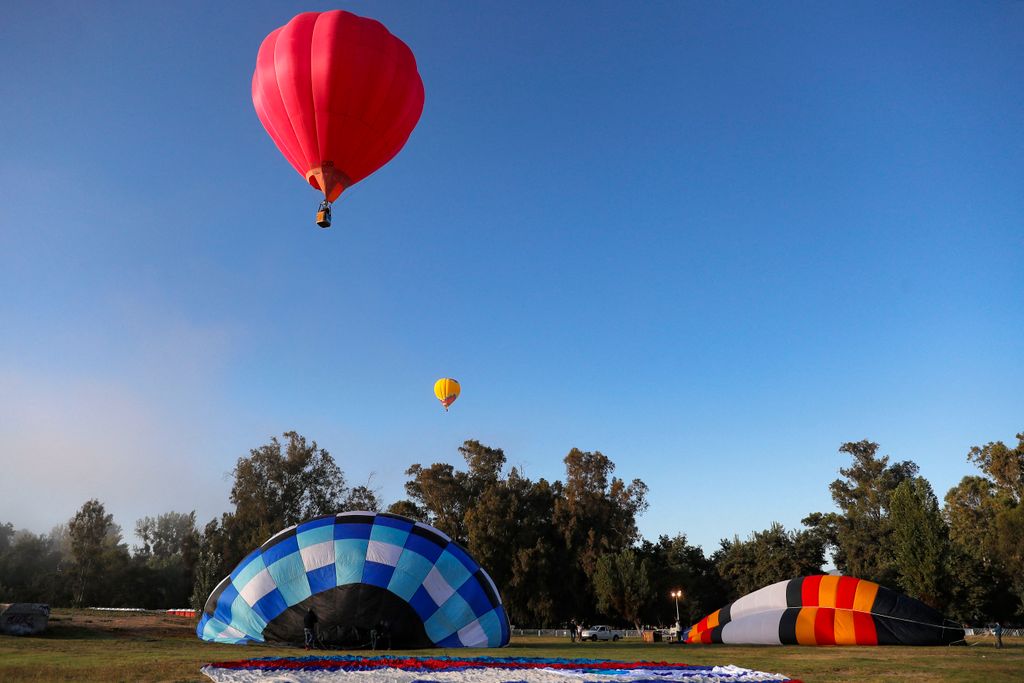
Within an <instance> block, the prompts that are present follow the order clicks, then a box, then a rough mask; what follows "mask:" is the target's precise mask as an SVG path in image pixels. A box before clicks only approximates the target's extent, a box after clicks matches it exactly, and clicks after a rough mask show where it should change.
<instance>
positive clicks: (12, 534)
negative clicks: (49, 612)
mask: <svg viewBox="0 0 1024 683" xmlns="http://www.w3.org/2000/svg"><path fill="white" fill-rule="evenodd" d="M62 559H63V558H62V556H61V553H60V546H59V545H57V544H56V543H54V541H53V539H52V538H50V537H48V536H44V535H36V534H33V533H31V532H29V531H24V530H21V531H15V530H14V527H13V525H11V524H5V525H0V602H45V603H49V604H51V605H53V604H65V601H66V596H65V595H64V593H63V591H62V588H63V585H62V584H63V581H62V579H63V575H62V574H61V561H62Z"/></svg>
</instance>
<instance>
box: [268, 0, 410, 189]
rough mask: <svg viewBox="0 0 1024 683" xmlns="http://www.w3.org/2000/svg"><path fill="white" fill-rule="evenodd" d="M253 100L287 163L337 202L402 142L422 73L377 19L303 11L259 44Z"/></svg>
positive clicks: (408, 51) (381, 164) (399, 42)
mask: <svg viewBox="0 0 1024 683" xmlns="http://www.w3.org/2000/svg"><path fill="white" fill-rule="evenodd" d="M252 103H253V106H255V107H256V114H257V116H259V119H260V122H261V123H262V124H263V127H264V128H266V129H267V133H269V134H270V137H271V138H273V140H274V143H275V144H276V145H277V148H278V149H279V150H281V153H282V154H283V155H284V156H285V158H286V159H288V161H289V163H291V165H292V166H293V167H294V168H295V170H296V171H298V172H299V174H300V175H301V176H303V177H304V178H305V179H306V180H307V181H308V182H309V184H310V185H312V186H313V187H314V188H316V189H318V190H320V191H321V192H323V193H324V197H325V199H326V200H327V201H334V200H335V199H337V198H338V195H340V194H341V192H342V190H344V189H346V188H348V187H350V186H352V185H354V184H355V183H357V182H359V181H360V180H362V179H363V178H365V177H366V176H368V175H370V174H371V173H373V172H374V171H376V170H377V169H378V168H380V167H381V166H383V165H384V164H386V163H387V162H388V161H390V160H391V158H392V157H394V156H395V155H396V154H398V151H399V150H400V149H402V146H403V145H405V141H406V140H408V139H409V135H410V133H412V129H413V128H415V127H416V123H417V121H419V118H420V114H421V113H422V112H423V81H421V80H420V75H419V72H418V71H417V70H416V58H415V57H413V54H412V51H411V50H410V49H409V47H408V46H407V45H406V44H405V43H403V42H402V41H401V40H399V39H398V38H396V37H395V36H393V35H391V33H389V32H388V30H387V29H386V28H384V25H383V24H381V23H380V22H378V21H374V20H373V19H365V18H363V17H359V16H356V15H355V14H351V13H349V12H344V11H342V10H332V11H330V12H322V13H320V12H305V13H303V14H299V15H297V16H296V17H295V18H293V19H292V20H291V21H289V22H288V23H287V24H285V25H284V26H282V27H280V28H278V29H276V30H274V31H273V32H272V33H271V34H270V35H268V36H267V37H266V39H265V40H264V41H263V44H262V45H260V50H259V54H258V55H257V57H256V71H255V72H254V73H253V77H252Z"/></svg>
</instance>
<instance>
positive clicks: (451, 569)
mask: <svg viewBox="0 0 1024 683" xmlns="http://www.w3.org/2000/svg"><path fill="white" fill-rule="evenodd" d="M436 564H437V571H439V572H441V576H443V577H444V580H445V581H447V582H448V585H449V586H451V587H452V588H456V589H457V588H458V587H459V586H461V585H462V584H464V583H466V579H468V578H469V577H470V573H469V570H468V569H466V567H465V565H463V564H462V562H460V561H459V559H458V558H457V557H455V556H454V555H452V554H451V553H449V552H448V551H447V550H445V551H444V552H443V553H441V556H440V557H439V558H437V563H436Z"/></svg>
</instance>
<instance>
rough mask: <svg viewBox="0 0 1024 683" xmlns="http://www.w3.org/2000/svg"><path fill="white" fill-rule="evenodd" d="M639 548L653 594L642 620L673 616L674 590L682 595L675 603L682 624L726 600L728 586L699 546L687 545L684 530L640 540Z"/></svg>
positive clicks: (666, 620)
mask: <svg viewBox="0 0 1024 683" xmlns="http://www.w3.org/2000/svg"><path fill="white" fill-rule="evenodd" d="M640 547H641V550H640V552H642V553H643V554H644V555H645V556H646V557H648V558H649V564H650V567H651V583H652V587H653V594H652V596H651V600H650V602H649V604H648V607H647V609H646V610H645V611H644V614H645V621H648V622H650V623H654V624H669V623H673V622H675V620H676V611H675V605H676V602H675V600H674V599H673V598H671V597H670V594H671V593H672V592H673V591H675V590H682V591H683V595H684V596H685V597H684V598H683V599H682V600H681V601H680V603H679V619H680V621H681V622H682V624H683V626H686V625H687V624H693V623H696V622H697V621H699V620H700V619H701V618H702V617H703V616H704V615H706V614H709V613H711V612H713V611H715V610H716V609H718V608H719V607H721V606H722V605H724V604H725V603H726V602H728V599H727V598H728V587H727V586H726V584H725V582H724V581H723V580H722V578H721V577H720V576H719V575H718V572H717V570H716V568H715V564H714V562H712V561H711V559H710V558H708V557H706V556H705V555H704V550H703V549H702V548H701V547H700V546H695V545H690V544H689V543H688V542H687V540H686V535H685V534H681V533H680V534H677V535H675V536H672V537H669V536H660V537H659V538H658V542H657V543H651V542H650V541H646V540H645V541H643V542H642V543H641V546H640Z"/></svg>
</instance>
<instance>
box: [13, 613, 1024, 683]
mask: <svg viewBox="0 0 1024 683" xmlns="http://www.w3.org/2000/svg"><path fill="white" fill-rule="evenodd" d="M1005 640H1006V647H1005V648H1004V649H1002V650H996V649H995V648H994V647H993V645H992V641H991V638H989V639H987V640H984V641H981V642H978V641H976V643H977V644H976V645H974V646H972V647H952V648H947V647H935V648H931V647H924V648H898V647H878V648H856V647H831V648H808V647H804V648H800V647H741V646H729V645H704V646H701V645H685V646H680V645H669V644H666V643H637V642H626V643H615V644H612V643H577V644H572V643H570V642H568V641H567V640H556V639H552V638H516V639H514V640H513V641H512V645H511V646H509V647H508V648H506V649H504V650H501V651H495V650H459V651H449V652H448V654H453V655H454V654H457V655H459V656H465V655H485V654H486V655H492V656H493V655H498V656H503V657H589V658H595V659H598V658H599V659H620V660H628V661H636V660H651V661H669V662H685V663H687V664H735V665H737V666H743V667H748V668H751V669H758V670H761V671H771V672H779V673H784V674H787V675H789V676H792V677H793V678H799V679H801V680H803V681H806V683H826V682H828V683H831V682H832V681H863V682H881V681H922V682H923V681H929V682H931V681H958V682H963V683H968V682H972V683H992V682H998V681H1024V639H1020V638H1017V639H1012V638H1007V639H1005ZM428 652H429V654H441V652H440V651H436V650H435V651H423V650H420V651H417V652H416V653H412V654H421V655H422V654H428ZM302 654H305V653H304V652H303V651H302V650H300V649H298V648H287V647H255V646H248V647H239V646H233V645H215V644H211V643H203V642H200V641H199V640H198V639H197V638H196V637H195V631H194V622H192V620H190V619H186V618H183V617H172V616H166V615H162V614H135V613H125V614H117V613H103V612H91V611H88V610H62V609H58V610H54V613H53V615H52V617H51V619H50V628H49V629H48V630H47V632H46V633H45V634H44V635H43V636H40V637H35V638H16V637H13V636H0V681H5V682H15V681H206V682H207V683H208V679H207V678H206V677H204V676H202V675H201V674H200V673H199V668H200V667H201V666H202V665H203V664H206V663H209V662H217V661H228V660H233V659H245V658H249V657H266V656H300V655H302ZM338 654H340V653H338ZM364 654H365V653H364ZM394 654H398V653H397V652H396V653H394Z"/></svg>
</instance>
